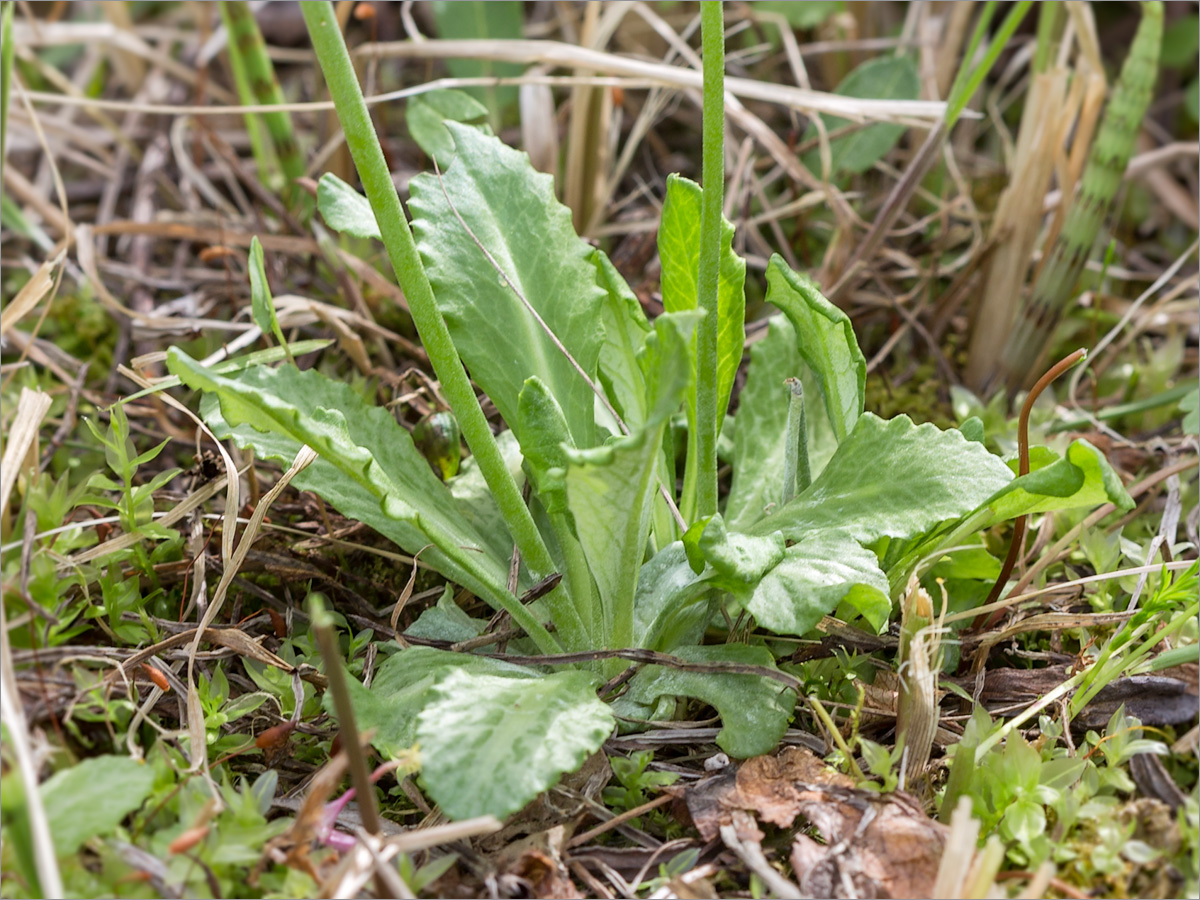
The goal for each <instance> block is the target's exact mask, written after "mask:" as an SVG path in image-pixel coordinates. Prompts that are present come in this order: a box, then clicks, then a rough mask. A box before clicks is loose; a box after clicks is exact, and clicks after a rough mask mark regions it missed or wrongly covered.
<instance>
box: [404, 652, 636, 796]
mask: <svg viewBox="0 0 1200 900" xmlns="http://www.w3.org/2000/svg"><path fill="white" fill-rule="evenodd" d="M598 683H599V682H598V679H597V678H596V677H595V676H594V675H591V674H589V673H587V672H581V671H568V672H557V673H555V674H553V675H547V676H546V677H544V678H538V679H515V678H504V677H498V676H495V675H484V674H478V673H475V672H470V671H467V670H465V669H455V670H453V671H452V672H450V673H448V674H447V675H446V676H445V677H443V678H442V679H441V680H440V681H439V682H438V683H437V684H436V685H434V687H433V688H432V690H431V692H430V693H431V698H432V702H431V703H430V704H429V705H428V706H426V707H425V709H424V710H423V711H422V712H421V714H420V717H419V724H418V726H417V736H418V738H419V739H420V744H421V771H422V775H423V777H424V779H425V783H426V785H427V787H428V788H429V794H430V796H431V797H432V798H433V799H434V800H436V801H437V803H438V805H439V806H441V808H442V811H443V812H444V813H445V814H446V815H447V816H449V817H450V818H452V819H466V818H470V817H472V816H483V815H493V816H497V817H499V818H503V817H504V816H507V815H508V814H510V813H513V812H516V811H517V810H519V809H521V808H522V807H523V806H525V804H526V803H528V802H529V801H530V800H532V799H533V798H534V797H536V796H537V795H538V794H540V793H541V792H542V791H544V790H546V789H548V788H550V787H553V786H554V784H555V783H556V782H557V781H558V779H559V777H560V776H561V775H562V774H563V773H564V772H573V771H575V770H576V769H578V768H579V767H580V766H581V765H582V764H583V761H584V760H585V759H587V758H588V756H590V755H591V754H592V753H594V752H596V751H597V750H598V749H600V747H601V745H603V743H604V741H605V739H606V738H608V736H609V734H610V733H611V732H612V728H613V716H612V712H611V711H610V710H609V708H608V706H607V705H605V704H604V703H602V702H601V701H600V700H599V699H598V698H597V697H596V693H595V689H596V687H597V686H598Z"/></svg>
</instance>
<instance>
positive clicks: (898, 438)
mask: <svg viewBox="0 0 1200 900" xmlns="http://www.w3.org/2000/svg"><path fill="white" fill-rule="evenodd" d="M1012 480H1013V475H1012V472H1010V471H1009V469H1008V466H1006V465H1005V464H1004V463H1003V462H1002V461H1001V460H1000V459H999V458H997V457H995V456H993V455H992V454H991V453H989V452H988V451H987V449H986V448H985V447H984V446H983V445H982V444H978V443H975V442H974V441H968V440H967V439H966V438H964V437H963V436H962V434H960V433H959V432H958V431H956V430H954V429H949V430H947V431H941V430H940V429H939V428H938V427H937V426H936V425H931V424H925V425H914V424H913V422H912V420H911V419H909V418H908V416H897V417H896V418H894V419H890V420H887V421H885V420H883V419H881V418H879V417H878V416H875V415H873V414H871V413H865V414H864V415H862V416H861V417H860V418H859V419H858V423H857V424H856V425H855V428H854V431H853V432H851V434H850V436H849V437H848V438H847V439H846V440H845V441H843V442H842V444H841V445H840V446H839V447H838V449H837V452H836V453H834V455H833V458H832V459H830V460H829V465H827V466H826V467H825V471H823V472H822V473H821V474H820V475H819V476H818V477H817V478H816V480H815V481H813V483H812V484H811V485H810V486H809V488H808V490H806V491H804V492H803V493H802V494H800V495H799V496H798V497H796V499H794V500H793V501H792V502H791V503H789V504H787V506H785V507H783V509H781V510H779V511H778V512H777V513H775V514H774V515H772V516H771V517H770V518H768V519H764V520H763V521H761V522H759V523H757V524H756V525H755V526H754V527H753V528H751V529H750V531H751V532H752V533H754V534H766V533H769V532H771V531H776V530H779V531H782V532H783V534H784V536H785V537H787V538H788V539H789V540H793V541H795V540H802V539H804V538H806V537H809V536H811V535H814V534H817V533H820V532H823V531H843V532H845V533H846V534H847V535H848V536H850V537H852V538H853V539H854V540H856V541H859V542H860V543H863V544H869V543H871V542H873V541H875V540H877V539H879V538H881V537H888V538H899V539H902V540H907V539H909V538H914V537H918V536H920V535H923V534H925V533H926V532H928V531H929V530H930V529H932V528H933V527H934V526H936V525H938V524H939V523H942V522H946V521H948V520H953V519H958V518H960V517H962V516H964V515H966V514H967V513H969V512H970V511H971V510H973V509H975V508H976V507H977V506H979V505H980V504H981V503H983V502H984V501H986V500H987V499H988V498H989V497H991V496H992V495H993V494H994V493H996V491H998V490H999V489H1000V488H1002V487H1004V486H1005V485H1006V484H1008V483H1009V482H1010V481H1012Z"/></svg>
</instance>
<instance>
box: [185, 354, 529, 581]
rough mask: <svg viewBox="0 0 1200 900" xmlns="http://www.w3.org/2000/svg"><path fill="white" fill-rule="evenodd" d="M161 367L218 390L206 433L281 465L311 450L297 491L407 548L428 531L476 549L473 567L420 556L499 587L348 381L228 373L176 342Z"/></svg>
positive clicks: (404, 441) (439, 551)
mask: <svg viewBox="0 0 1200 900" xmlns="http://www.w3.org/2000/svg"><path fill="white" fill-rule="evenodd" d="M167 367H168V368H169V369H170V371H171V373H172V374H174V375H177V376H179V378H180V380H181V381H182V382H183V383H184V384H186V385H187V386H188V387H191V388H194V389H197V390H203V391H207V392H211V393H213V394H215V395H216V397H217V398H218V400H219V403H220V416H219V417H217V416H214V415H213V413H214V412H215V410H214V409H213V408H212V407H211V406H209V407H208V408H207V410H206V413H207V419H208V420H209V422H210V427H212V428H213V429H214V433H219V434H220V435H221V436H225V435H228V436H230V437H232V438H233V439H234V440H235V441H236V442H237V443H238V445H239V446H242V447H246V446H252V447H254V449H255V452H256V453H258V454H259V455H261V456H265V457H269V458H272V459H278V460H280V461H283V462H290V461H291V460H292V459H294V458H295V454H296V453H297V452H298V451H299V449H300V446H301V445H303V444H307V445H309V446H310V447H312V448H313V449H314V450H315V451H316V452H317V453H318V455H319V456H320V459H318V460H317V461H316V462H314V463H313V464H312V465H311V466H309V467H308V469H306V470H305V471H304V472H301V473H300V474H299V475H297V476H296V479H295V482H294V484H295V486H296V487H297V488H299V489H301V490H311V491H313V492H315V493H317V494H319V495H320V496H321V497H323V498H324V499H325V500H326V501H327V502H328V503H330V504H331V505H332V506H333V507H334V508H335V509H337V510H338V511H339V512H341V513H342V514H343V515H346V516H350V517H353V518H356V519H358V520H359V521H362V522H366V523H367V524H368V525H370V526H371V527H372V528H374V529H376V530H377V531H379V532H380V533H381V534H384V535H386V536H387V537H389V538H391V539H392V540H393V541H395V542H396V543H397V544H399V545H400V546H401V547H403V548H404V549H405V550H406V551H408V552H409V553H416V552H417V551H419V550H421V548H422V547H424V546H425V545H427V544H430V543H437V542H436V541H435V540H434V538H435V537H437V538H438V539H439V540H441V541H443V542H445V543H452V544H453V547H452V548H451V549H452V550H454V549H457V548H465V547H471V548H478V549H481V550H484V551H485V552H483V553H473V554H472V561H473V562H474V563H476V571H468V570H467V569H466V568H464V566H463V565H461V564H460V563H458V562H457V561H456V560H454V559H452V558H451V557H450V556H449V555H447V554H446V553H445V552H444V550H445V549H446V548H445V547H434V548H430V549H429V550H427V551H425V553H424V554H422V557H421V558H422V560H423V561H425V562H427V563H428V564H429V565H431V566H433V567H434V568H436V569H437V570H438V571H439V572H441V573H442V574H443V575H445V576H446V577H447V578H451V579H453V580H454V581H457V582H459V583H460V584H462V585H464V586H465V587H468V588H470V589H471V590H473V591H477V592H478V593H479V594H480V596H483V597H492V596H493V595H494V593H495V591H494V588H495V586H496V585H503V584H504V583H505V579H506V578H507V568H508V565H507V562H506V561H505V560H504V559H503V558H497V557H496V556H494V555H493V554H492V553H491V552H487V551H488V549H489V544H488V542H487V541H486V540H485V539H484V538H483V537H482V536H481V535H480V534H478V532H476V530H475V529H474V528H473V527H472V526H471V524H470V523H469V522H468V521H467V520H466V519H465V518H464V517H463V515H462V514H461V513H460V512H459V510H458V509H457V507H456V506H455V503H454V499H453V497H452V496H451V494H450V492H449V490H448V489H447V488H446V486H445V485H444V484H443V483H442V482H441V481H440V480H439V479H438V477H437V476H436V475H435V474H434V473H433V470H432V469H430V468H429V464H428V463H427V462H425V458H424V457H423V456H422V455H421V454H420V452H419V451H418V450H417V449H416V447H414V446H413V442H412V438H411V437H410V436H409V433H408V432H407V431H406V430H405V429H403V428H401V427H400V425H399V424H397V422H396V420H395V419H394V418H393V417H392V415H391V413H389V412H388V411H387V410H385V409H383V408H382V407H377V406H373V405H371V404H369V403H367V401H366V400H364V399H363V397H362V396H361V395H359V394H357V393H356V392H355V391H354V390H353V389H352V388H351V387H350V386H349V385H347V384H344V383H342V382H340V381H334V380H332V379H330V378H326V377H325V376H323V375H321V374H320V373H318V372H316V371H313V370H307V371H300V370H299V369H297V368H296V367H294V366H285V367H283V368H279V369H269V368H265V367H262V366H257V367H254V368H251V369H246V370H244V371H242V372H239V373H236V374H235V375H233V376H232V377H226V376H223V375H218V374H216V373H215V372H213V371H212V370H210V369H206V368H204V367H203V366H201V365H200V364H199V363H198V362H196V361H195V360H194V359H192V358H191V357H190V356H188V355H187V354H186V353H184V352H183V351H181V350H179V349H178V348H175V347H173V348H171V350H169V351H168V353H167ZM481 575H482V576H483V577H480V576H481Z"/></svg>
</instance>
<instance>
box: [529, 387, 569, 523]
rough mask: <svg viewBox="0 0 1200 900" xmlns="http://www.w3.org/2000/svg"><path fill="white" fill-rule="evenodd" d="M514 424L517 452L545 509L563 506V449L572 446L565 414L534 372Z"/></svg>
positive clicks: (559, 509) (562, 508) (552, 510)
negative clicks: (518, 433) (518, 431)
mask: <svg viewBox="0 0 1200 900" xmlns="http://www.w3.org/2000/svg"><path fill="white" fill-rule="evenodd" d="M517 407H518V412H517V415H518V419H517V421H518V424H519V425H520V429H521V434H522V436H523V438H524V440H523V442H522V444H521V454H522V456H523V458H524V466H525V471H526V472H527V473H528V475H529V480H530V482H531V483H532V484H533V486H534V488H535V489H536V490H537V495H538V499H539V500H540V501H541V502H542V505H543V506H544V507H546V512H548V513H551V514H555V513H560V512H564V511H566V509H567V493H566V484H565V481H564V474H565V470H566V466H567V450H570V449H574V446H575V443H574V441H572V440H571V433H570V431H569V430H568V428H567V417H566V416H565V415H564V414H563V411H562V407H560V406H559V405H558V402H557V401H556V400H555V399H554V395H553V394H551V393H550V389H549V388H548V387H546V385H545V383H544V382H543V381H542V380H541V379H540V378H538V377H537V376H534V377H532V378H530V379H529V380H527V381H526V382H525V387H523V388H522V389H521V396H520V399H519V400H518V403H517Z"/></svg>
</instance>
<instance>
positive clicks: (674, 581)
mask: <svg viewBox="0 0 1200 900" xmlns="http://www.w3.org/2000/svg"><path fill="white" fill-rule="evenodd" d="M708 594H709V584H708V582H707V581H706V580H705V578H704V577H703V576H702V575H697V574H696V573H695V572H694V571H692V566H691V563H689V562H688V558H687V554H686V553H685V552H684V549H683V544H682V543H681V542H680V541H675V542H674V543H672V544H668V545H667V546H666V547H664V548H663V549H662V550H659V551H658V553H656V554H654V556H653V558H651V559H650V560H648V561H647V562H646V564H645V565H643V566H642V569H641V572H640V573H639V574H638V584H637V594H636V598H635V600H634V646H636V647H645V648H647V649H648V650H664V651H665V650H666V649H667V648H669V647H678V646H680V645H690V644H695V643H698V642H699V640H700V638H701V637H703V636H704V629H705V627H706V626H707V624H708V610H709V603H708V599H707V595H708Z"/></svg>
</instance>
